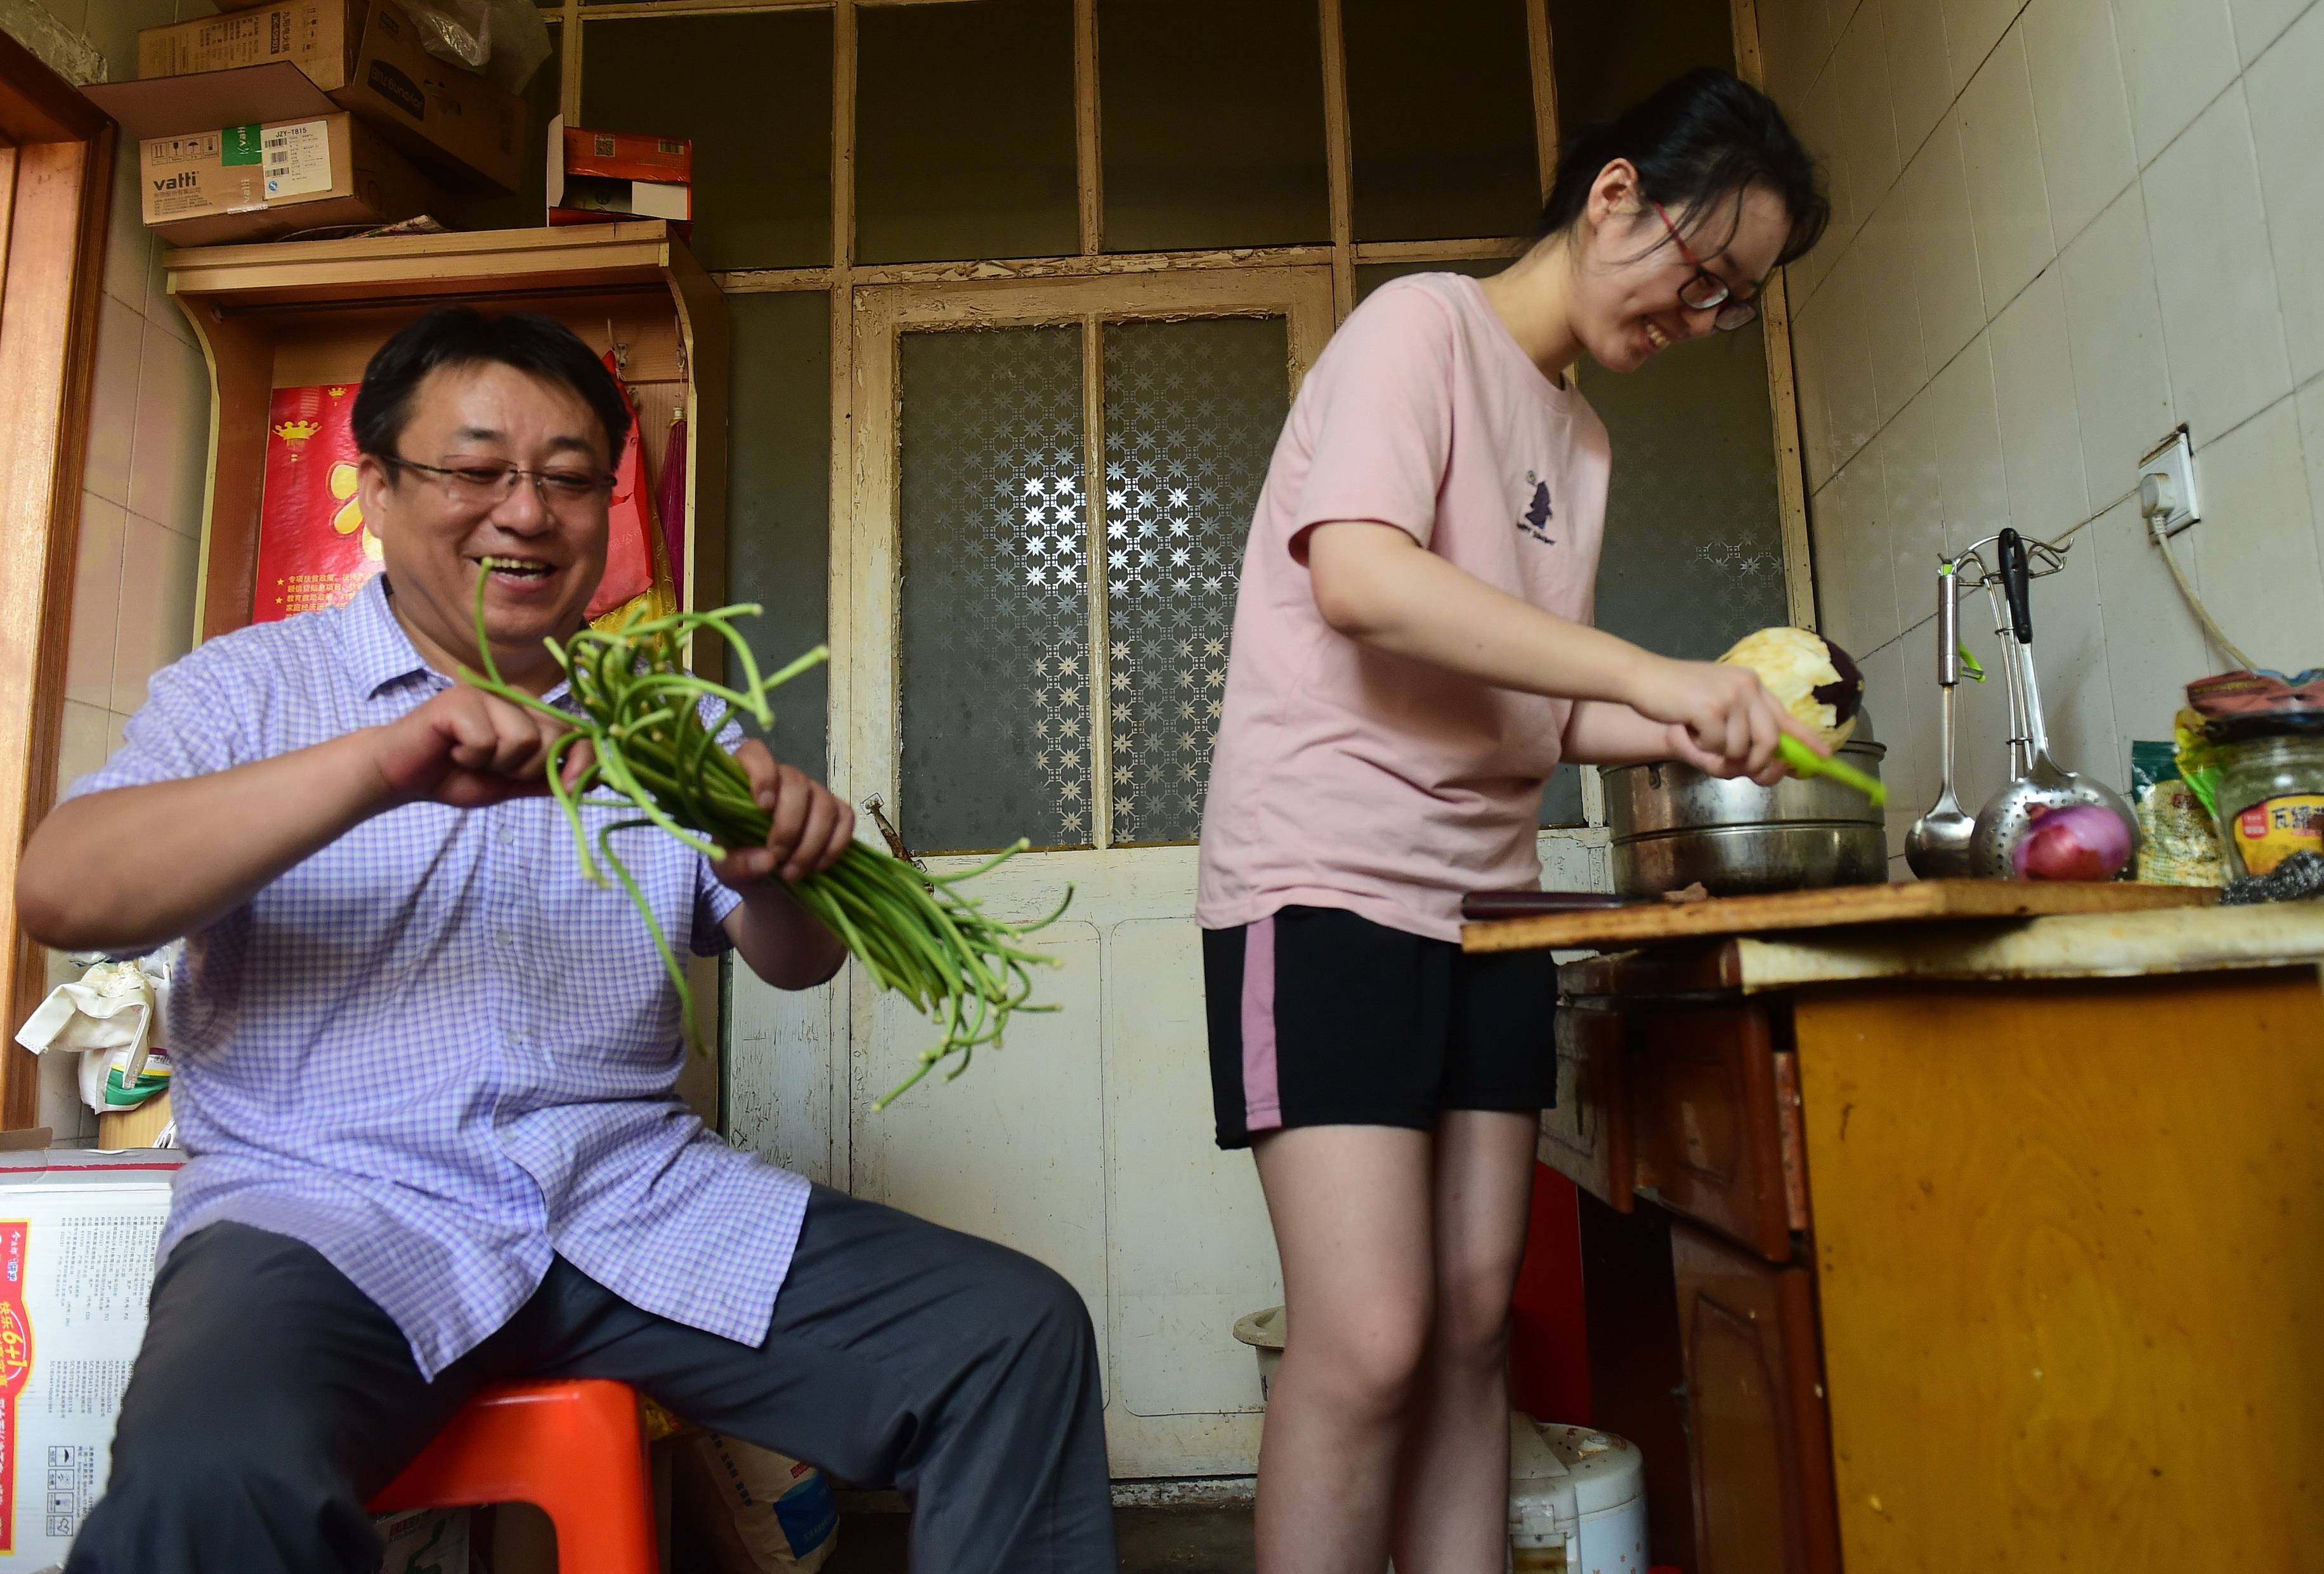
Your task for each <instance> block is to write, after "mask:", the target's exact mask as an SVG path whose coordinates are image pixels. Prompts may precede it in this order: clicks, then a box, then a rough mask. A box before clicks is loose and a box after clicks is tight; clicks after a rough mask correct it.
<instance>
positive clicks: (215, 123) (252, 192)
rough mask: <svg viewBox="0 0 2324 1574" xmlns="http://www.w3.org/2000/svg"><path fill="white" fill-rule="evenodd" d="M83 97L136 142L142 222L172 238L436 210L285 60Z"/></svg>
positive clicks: (258, 234) (242, 237)
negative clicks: (117, 122) (95, 104)
mask: <svg viewBox="0 0 2324 1574" xmlns="http://www.w3.org/2000/svg"><path fill="white" fill-rule="evenodd" d="M88 97H90V98H91V99H93V100H95V101H96V103H97V106H98V107H100V108H102V109H104V110H105V111H106V113H107V114H109V115H112V116H113V117H114V118H115V120H117V121H119V122H120V123H121V124H122V127H123V129H124V131H126V132H127V133H128V134H129V135H130V136H132V137H134V138H135V139H136V140H137V144H138V148H137V161H138V176H139V180H138V185H139V189H140V192H141V195H142V200H143V214H144V219H145V222H146V223H147V224H148V225H149V226H152V228H153V229H154V230H155V231H156V232H157V233H159V234H160V235H161V236H162V237H163V238H164V239H166V240H168V241H169V242H170V243H171V244H173V245H183V246H207V245H220V244H226V243H229V242H235V241H255V240H268V239H272V238H275V237H277V236H281V235H292V234H296V233H299V232H300V231H305V230H314V229H328V228H335V227H339V226H373V225H380V224H388V223H392V222H393V221H395V220H397V219H403V218H410V217H411V216H414V215H416V214H420V213H425V212H427V211H429V209H430V208H431V207H434V208H438V209H439V210H440V208H441V207H442V202H443V198H442V194H441V193H440V192H439V191H438V189H437V188H436V187H435V186H434V185H433V184H431V183H430V182H429V180H428V179H426V178H425V177H424V176H422V175H421V174H420V172H419V171H418V170H415V169H413V168H412V166H411V164H410V162H409V161H407V160H405V159H404V158H403V157H402V155H401V154H400V153H398V152H396V151H395V150H394V149H393V148H392V147H389V146H388V145H387V144H386V143H384V142H383V140H382V139H381V138H380V137H379V136H377V135H376V134H374V133H373V132H372V130H371V129H370V128H369V127H368V126H366V125H364V124H361V123H359V122H357V121H356V120H355V118H354V116H352V115H348V114H347V113H346V111H345V110H342V109H340V108H339V107H338V106H337V105H335V104H334V103H333V102H332V100H331V99H330V98H329V97H327V95H325V94H324V93H323V92H321V91H320V90H319V89H318V88H317V87H315V85H314V84H313V83H312V82H310V81H309V80H308V79H307V78H306V77H305V76H304V75H303V74H302V73H301V72H300V70H299V69H298V68H297V67H296V66H293V65H291V64H289V63H287V62H282V61H277V62H276V63H274V64H272V65H267V66H245V67H244V68H242V69H239V70H233V71H208V72H204V73H202V74H200V75H198V76H192V77H168V78H161V79H159V80H156V81H151V82H119V83H113V84H109V85H107V86H105V87H92V88H89V89H88Z"/></svg>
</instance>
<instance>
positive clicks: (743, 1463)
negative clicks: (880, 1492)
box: [671, 1431, 839, 1574]
mask: <svg viewBox="0 0 2324 1574" xmlns="http://www.w3.org/2000/svg"><path fill="white" fill-rule="evenodd" d="M671 1446H672V1447H673V1448H675V1449H676V1450H678V1458H677V1460H676V1461H675V1462H676V1464H677V1467H678V1468H677V1470H676V1473H675V1475H674V1477H673V1479H672V1482H671V1486H672V1487H673V1489H674V1492H675V1494H676V1496H677V1500H678V1501H677V1507H678V1512H679V1513H682V1514H686V1515H687V1518H688V1519H689V1520H690V1521H691V1523H694V1524H695V1525H696V1526H697V1527H698V1528H700V1529H701V1530H702V1531H703V1532H705V1540H706V1541H708V1542H710V1543H711V1547H712V1552H711V1556H712V1559H713V1562H712V1565H711V1566H712V1567H713V1568H714V1569H715V1570H716V1574H815V1570H816V1569H820V1568H822V1567H823V1565H824V1562H825V1560H826V1559H828V1558H829V1557H830V1556H831V1551H832V1549H833V1548H834V1547H835V1546H836V1545H837V1544H838V1542H839V1504H838V1500H837V1499H836V1498H835V1497H834V1496H832V1491H831V1483H830V1481H829V1480H828V1479H827V1478H825V1476H824V1475H823V1473H822V1472H821V1471H819V1470H817V1469H816V1468H815V1467H814V1466H812V1465H806V1464H801V1463H800V1462H799V1461H798V1460H797V1459H786V1458H785V1457H784V1456H783V1455H781V1454H778V1453H773V1452H771V1451H770V1450H766V1449H761V1448H753V1447H752V1445H751V1444H749V1443H746V1442H742V1441H737V1440H736V1439H733V1438H730V1437H721V1436H720V1435H719V1434H718V1433H716V1432H715V1431H696V1432H689V1433H687V1434H686V1435H684V1436H682V1437H680V1438H678V1440H677V1441H675V1442H674V1443H672V1444H671Z"/></svg>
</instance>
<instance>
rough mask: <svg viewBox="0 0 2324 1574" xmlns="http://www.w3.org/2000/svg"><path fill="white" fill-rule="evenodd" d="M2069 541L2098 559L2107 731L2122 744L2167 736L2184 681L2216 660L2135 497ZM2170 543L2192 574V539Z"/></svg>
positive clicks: (2199, 674)
mask: <svg viewBox="0 0 2324 1574" xmlns="http://www.w3.org/2000/svg"><path fill="white" fill-rule="evenodd" d="M2198 528H2199V527H2198ZM2077 542H2078V544H2077V545H2076V547H2075V548H2074V550H2075V551H2076V552H2078V553H2079V552H2084V551H2087V552H2089V553H2090V554H2091V556H2092V557H2094V558H2095V559H2096V560H2097V565H2098V598H2099V601H2100V603H2102V604H2103V605H2104V607H2105V609H2106V626H2107V666H2108V667H2109V668H2110V669H2111V671H2112V674H2113V677H2114V725H2115V733H2116V736H2117V737H2118V738H2120V739H2121V740H2122V741H2123V743H2124V746H2125V747H2126V748H2127V747H2128V745H2129V743H2130V741H2132V740H2133V739H2138V738H2146V739H2167V738H2169V737H2170V736H2171V719H2172V716H2174V715H2176V714H2177V713H2178V711H2179V707H2180V706H2181V705H2182V704H2185V703H2186V687H2187V685H2188V684H2189V683H2190V681H2191V680H2193V679H2195V678H2198V677H2202V676H2204V675H2205V674H2206V673H2209V672H2212V671H2215V670H2217V669H2218V662H2217V661H2215V660H2214V659H2213V658H2212V657H2211V653H2210V649H2209V647H2208V646H2207V645H2206V644H2205V642H2204V640H2203V626H2202V624H2200V623H2199V622H2197V621H2195V614H2194V612H2192V611H2191V610H2190V609H2189V607H2188V605H2187V598H2186V597H2185V596H2182V595H2181V594H2179V586H2178V585H2177V584H2175V583H2173V581H2172V577H2171V570H2170V568H2169V567H2168V566H2166V565H2165V564H2164V563H2163V551H2162V548H2158V547H2156V546H2155V545H2154V543H2153V539H2152V538H2150V537H2149V536H2148V534H2147V530H2146V521H2145V520H2144V519H2142V518H2140V517H2139V512H2138V500H2137V499H2136V498H2128V499H2126V500H2125V501H2123V502H2119V503H2116V505H2115V506H2114V507H2113V508H2111V509H2109V510H2107V513H2106V517H2105V518H2103V519H2101V520H2098V522H2097V523H2095V524H2093V525H2091V526H2090V527H2089V528H2088V529H2085V530H2084V531H2083V532H2082V534H2081V536H2080V537H2079V538H2077ZM2171 549H2172V551H2173V552H2175V553H2176V554H2178V557H2179V563H2180V566H2181V567H2182V568H2184V569H2186V570H2187V572H2188V573H2189V574H2190V575H2193V573H2194V571H2195V544H2194V542H2192V541H2191V540H2189V539H2188V538H2186V537H2185V536H2184V535H2181V537H2179V538H2177V539H2176V540H2174V541H2173V542H2172V545H2171Z"/></svg>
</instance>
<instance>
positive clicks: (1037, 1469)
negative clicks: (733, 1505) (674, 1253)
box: [65, 1187, 1114, 1574]
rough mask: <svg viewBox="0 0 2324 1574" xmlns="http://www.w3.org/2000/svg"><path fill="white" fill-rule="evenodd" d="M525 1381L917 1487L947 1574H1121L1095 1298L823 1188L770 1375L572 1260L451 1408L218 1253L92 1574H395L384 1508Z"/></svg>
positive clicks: (471, 1373)
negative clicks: (449, 1437)
mask: <svg viewBox="0 0 2324 1574" xmlns="http://www.w3.org/2000/svg"><path fill="white" fill-rule="evenodd" d="M705 1271H708V1272H715V1271H716V1268H715V1265H710V1266H707V1267H706V1268H705ZM515 1377H611V1378H615V1379H618V1380H619V1381H622V1382H624V1383H628V1384H631V1385H634V1386H636V1387H637V1388H640V1389H641V1390H643V1391H644V1392H645V1393H647V1394H650V1395H652V1396H653V1397H654V1398H655V1399H657V1400H659V1401H660V1402H661V1404H663V1405H664V1406H666V1407H667V1408H668V1409H669V1410H670V1411H671V1412H672V1413H675V1414H678V1415H679V1416H682V1417H684V1418H685V1419H687V1420H688V1421H692V1422H699V1423H700V1424H702V1425H704V1426H706V1427H710V1428H712V1429H714V1430H715V1431H722V1432H725V1433H727V1434H729V1435H730V1436H733V1437H738V1438H742V1439H743V1440H744V1441H749V1442H753V1443H757V1444H759V1445H760V1446H761V1447H763V1448H770V1449H774V1450H779V1451H781V1452H783V1453H786V1454H788V1455H790V1456H792V1457H793V1458H795V1459H805V1460H807V1462H808V1463H810V1464H814V1465H816V1466H820V1467H821V1468H824V1469H825V1470H826V1471H828V1472H829V1473H830V1474H832V1475H834V1476H835V1477H839V1478H840V1479H842V1480H844V1481H847V1482H850V1483H852V1484H854V1485H856V1486H861V1487H884V1486H888V1485H890V1484H892V1485H894V1486H896V1487H900V1488H901V1489H902V1491H903V1493H904V1495H905V1496H906V1497H907V1498H908V1500H909V1501H910V1502H911V1503H912V1505H913V1521H912V1567H913V1569H915V1570H919V1571H925V1574H983V1571H986V1570H990V1571H991V1574H1000V1571H1001V1570H1008V1571H1009V1574H1098V1571H1099V1570H1102V1569H1112V1568H1113V1566H1114V1554H1113V1522H1112V1508H1111V1490H1110V1488H1109V1485H1108V1481H1107V1474H1106V1459H1105V1434H1104V1428H1103V1423H1102V1421H1101V1419H1100V1415H1099V1410H1100V1404H1101V1402H1100V1398H1099V1386H1098V1368H1097V1358H1096V1342H1095V1339H1094V1337H1093V1334H1092V1332H1091V1330H1090V1323H1089V1315H1088V1312H1087V1311H1086V1310H1085V1309H1084V1306H1083V1304H1082V1301H1081V1297H1080V1296H1079V1295H1077V1294H1076V1293H1074V1290H1073V1288H1072V1287H1071V1286H1070V1285H1068V1284H1066V1283H1065V1281H1064V1280H1063V1279H1061V1278H1059V1277H1058V1276H1057V1275H1056V1274H1055V1273H1052V1272H1051V1271H1050V1270H1049V1269H1047V1268H1046V1267H1043V1266H1040V1265H1039V1264H1038V1263H1036V1262H1034V1261H1033V1260H1032V1259H1031V1258H1029V1257H1026V1256H1020V1255H1019V1254H1018V1253H1016V1252H1012V1251H1010V1250H1008V1249H1007V1248H1005V1247H998V1246H994V1245H992V1244H991V1243H990V1242H988V1241H982V1240H979V1239H976V1238H973V1237H971V1236H965V1235H961V1234H958V1233H955V1232H954V1231H952V1230H948V1229H940V1228H938V1227H937V1226H936V1225H933V1224H929V1223H927V1222H926V1221H924V1220H918V1219H915V1218H913V1217H911V1216H910V1215H909V1214H906V1213H901V1212H899V1211H897V1210H894V1209H891V1208H884V1207H881V1206H879V1205H877V1204H875V1203H870V1202H862V1201H856V1200H855V1199H853V1198H851V1197H847V1196H845V1195H844V1194H842V1193H840V1192H833V1191H829V1190H827V1189H825V1188H823V1187H817V1188H816V1191H815V1194H814V1197H813V1200H812V1201H810V1202H809V1204H808V1206H807V1223H806V1227H805V1229H804V1230H803V1231H802V1233H801V1235H800V1238H799V1245H798V1256H797V1257H796V1258H795V1259H794V1260H793V1262H792V1265H791V1270H790V1275H789V1277H788V1279H786V1280H785V1281H784V1284H783V1288H782V1293H781V1294H780V1295H779V1297H778V1298H777V1300H776V1303H775V1316H774V1324H773V1327H772V1328H771V1329H770V1330H769V1332H768V1335H767V1338H766V1341H765V1342H764V1343H763V1344H761V1345H760V1346H759V1347H758V1348H755V1349H753V1348H749V1347H747V1346H744V1345H741V1344H737V1343H735V1342H733V1340H731V1339H722V1338H720V1337H718V1336H717V1335H715V1334H709V1333H704V1332H701V1331H700V1330H696V1329H691V1328H687V1327H685V1326H683V1325H682V1324H679V1323H675V1322H670V1321H667V1320H665V1319H662V1318H659V1317H656V1316H653V1315H652V1314H650V1313H649V1312H641V1311H639V1310H638V1309H637V1308H636V1307H634V1306H632V1305H630V1304H629V1303H628V1302H624V1301H622V1299H620V1298H619V1297H618V1296H616V1295H614V1294H613V1292H611V1291H610V1290H607V1289H605V1288H604V1286H603V1285H601V1284H597V1283H596V1282H595V1280H592V1279H590V1278H589V1277H588V1276H587V1275H584V1274H583V1273H582V1272H581V1271H580V1270H579V1269H577V1268H576V1267H574V1266H572V1265H571V1264H569V1263H567V1262H566V1261H565V1260H564V1259H563V1258H561V1257H560V1258H558V1260H557V1261H556V1263H555V1264H554V1265H553V1266H551V1267H550V1269H549V1276H548V1277H547V1279H546V1280H544V1281H543V1282H542V1284H541V1286H540V1288H539V1291H537V1292H536V1293H534V1295H533V1297H532V1299H531V1300H530V1301H529V1302H526V1304H525V1305H524V1307H523V1308H522V1310H521V1311H520V1312H518V1313H517V1314H516V1316H515V1318H514V1319H513V1320H512V1321H510V1323H509V1325H508V1326H507V1327H506V1328H504V1329H503V1330H501V1331H500V1332H499V1333H497V1334H495V1335H493V1338H492V1339H488V1340H486V1341H485V1343H484V1345H482V1346H480V1347H479V1348H477V1349H475V1350H474V1351H472V1352H471V1353H469V1354H468V1355H467V1356H465V1357H463V1358H461V1359H460V1360H458V1361H457V1362H456V1363H454V1364H453V1365H452V1366H451V1367H447V1368H446V1369H445V1370H444V1371H443V1372H441V1373H439V1374H438V1376H437V1378H436V1380H435V1381H434V1382H432V1383H430V1382H426V1381H423V1380H422V1379H421V1377H420V1372H419V1368H418V1367H415V1366H414V1365H413V1364H412V1359H411V1352H410V1347H409V1346H408V1345H407V1344H406V1342H405V1340H404V1337H403V1334H402V1333H401V1330H398V1328H397V1327H396V1325H395V1323H394V1322H393V1321H392V1320H391V1319H390V1318H389V1317H388V1316H387V1314H386V1313H385V1312H382V1311H381V1310H380V1309H379V1308H378V1306H377V1305H375V1304H374V1302H372V1301H371V1300H370V1299H369V1298H368V1297H367V1296H365V1295H364V1293H362V1292H361V1291H359V1290H357V1289H356V1288H355V1285H354V1284H352V1283H351V1282H349V1281H348V1279H347V1278H346V1276H345V1275H342V1274H341V1273H339V1271H338V1270H337V1268H334V1267H333V1266H331V1265H330V1264H329V1263H328V1262H327V1261H326V1260H325V1259H324V1257H323V1256H322V1255H321V1254H320V1253H318V1252H317V1251H315V1250H314V1249H313V1248H312V1247H308V1246H306V1245H303V1244H302V1243H300V1242H299V1241H295V1240H292V1239H291V1238H288V1237H286V1236H281V1235H274V1234H271V1233H269V1232H267V1231H264V1230H260V1229H250V1228H247V1227H245V1226H243V1225H237V1224H221V1225H215V1226H212V1227H211V1228H209V1229H204V1230H201V1231H199V1232H198V1233H197V1234H195V1235H193V1236H191V1237H189V1238H187V1239H186V1240H184V1241H183V1242H181V1243H180V1245H179V1246H178V1247H177V1249H176V1250H175V1251H173V1252H172V1253H171V1256H170V1259H169V1261H168V1262H167V1263H165V1264H164V1265H163V1266H162V1269H161V1274H160V1275H159V1277H158V1278H157V1279H156V1281H155V1283H154V1286H153V1297H152V1321H151V1323H150V1324H149V1326H148V1327H147V1329H146V1333H145V1343H144V1347H143V1348H142V1349H141V1350H139V1352H138V1355H137V1362H136V1366H135V1367H134V1369H133V1372H132V1374H131V1376H130V1381H129V1389H128V1393H127V1394H126V1395H125V1396H124V1400H123V1404H122V1411H121V1421H120V1426H119V1429H118V1431H116V1433H115V1438H114V1444H113V1472H112V1479H111V1483H110V1485H109V1487H107V1489H106V1495H105V1496H104V1497H103V1499H101V1500H100V1501H99V1502H98V1503H97V1506H96V1507H95V1508H94V1509H93V1510H92V1511H91V1512H90V1514H89V1516H88V1523H86V1524H85V1525H84V1526H83V1528H82V1530H81V1533H80V1536H79V1539H78V1541H76V1542H74V1545H73V1550H72V1555H71V1557H70V1558H69V1560H67V1562H66V1564H65V1569H66V1571H67V1574H337V1571H344V1574H374V1570H376V1569H378V1567H379V1560H380V1556H381V1551H382V1549H381V1546H380V1542H379V1539H378V1537H377V1536H376V1534H374V1532H373V1529H372V1523H371V1518H370V1516H369V1514H366V1513H365V1512H364V1502H365V1500H366V1499H368V1498H369V1497H370V1496H372V1495H374V1493H376V1492H378V1491H379V1490H380V1489H381V1488H382V1487H385V1486H386V1485H387V1484H388V1482H390V1481H391V1480H392V1479H394V1477H396V1475H397V1474H398V1473H399V1472H401V1469H402V1468H403V1467H404V1466H405V1465H406V1464H407V1463H409V1462H410V1460H411V1459H412V1458H413V1457H414V1456H416V1455H417V1454H418V1453H419V1451H420V1449H421V1448H422V1447H424V1446H425V1445H426V1443H427V1442H428V1441H429V1438H431V1437H433V1436H434V1435H435V1433H436V1431H437V1430H438V1428H440V1427H441V1426H442V1425H443V1424H444V1422H446V1421H447V1419H448V1418H449V1417H450V1416H451V1415H452V1414H453V1413H454V1412H455V1411H457V1409H458V1408H459V1407H460V1405H461V1404H462V1403H463V1402H464V1401H465V1400H466V1399H467V1397H468V1396H469V1395H472V1394H473V1393H475V1390H476V1389H477V1387H478V1386H480V1385H483V1384H485V1383H489V1382H494V1381H499V1380H503V1379H508V1378H515Z"/></svg>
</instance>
